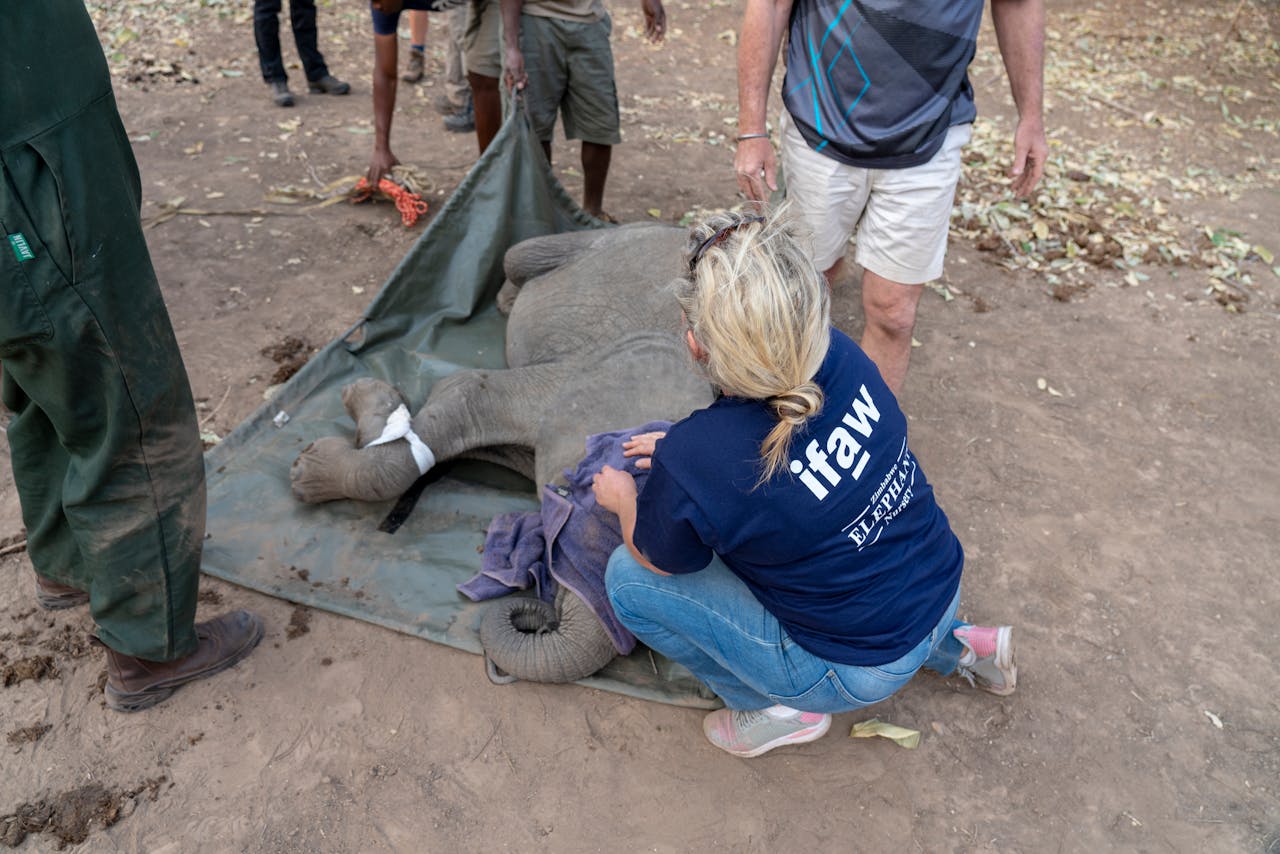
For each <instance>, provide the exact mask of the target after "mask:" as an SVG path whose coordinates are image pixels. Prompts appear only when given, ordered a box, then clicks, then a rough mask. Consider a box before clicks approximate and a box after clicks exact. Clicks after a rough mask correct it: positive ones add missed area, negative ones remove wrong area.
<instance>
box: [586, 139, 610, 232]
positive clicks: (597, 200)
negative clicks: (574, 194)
mask: <svg viewBox="0 0 1280 854" xmlns="http://www.w3.org/2000/svg"><path fill="white" fill-rule="evenodd" d="M612 158H613V146H612V145H601V144H600V143H598V142H586V141H585V140H584V141H583V143H582V207H583V210H585V211H586V212H587V213H589V214H591V215H592V216H600V214H602V213H604V182H605V179H607V178H608V177H609V161H610V160H611V159H612Z"/></svg>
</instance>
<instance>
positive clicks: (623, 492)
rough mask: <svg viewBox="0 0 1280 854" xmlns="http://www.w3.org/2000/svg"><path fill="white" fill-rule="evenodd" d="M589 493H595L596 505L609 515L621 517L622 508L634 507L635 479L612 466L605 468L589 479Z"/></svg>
mask: <svg viewBox="0 0 1280 854" xmlns="http://www.w3.org/2000/svg"><path fill="white" fill-rule="evenodd" d="M591 491H592V492H594V493H595V496H596V503H597V504H599V505H600V506H601V507H603V508H604V509H605V510H608V511H609V512H610V513H614V514H616V515H621V514H622V508H623V507H624V506H627V505H629V506H631V507H632V508H634V507H635V503H636V481H635V478H633V477H632V476H631V475H630V474H629V473H627V472H625V471H618V470H617V469H616V468H613V467H612V466H605V467H604V468H602V469H600V471H599V473H597V474H596V475H595V476H594V477H592V478H591Z"/></svg>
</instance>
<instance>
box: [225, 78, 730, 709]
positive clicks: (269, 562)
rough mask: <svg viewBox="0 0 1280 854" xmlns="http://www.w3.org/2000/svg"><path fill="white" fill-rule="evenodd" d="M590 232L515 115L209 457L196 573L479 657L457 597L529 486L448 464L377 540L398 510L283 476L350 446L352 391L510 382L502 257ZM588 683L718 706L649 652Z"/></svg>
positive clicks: (418, 400) (472, 621)
mask: <svg viewBox="0 0 1280 854" xmlns="http://www.w3.org/2000/svg"><path fill="white" fill-rule="evenodd" d="M600 226H601V223H599V222H598V221H596V220H595V219H593V218H592V217H590V216H588V215H587V214H586V213H584V212H583V211H582V210H581V209H580V208H579V207H578V206H577V205H576V204H574V202H573V201H572V200H571V199H570V198H569V196H568V194H567V193H565V191H564V189H563V188H562V187H561V186H560V184H559V182H558V181H556V179H555V177H554V176H553V175H552V173H551V169H550V167H549V166H548V165H547V161H546V158H545V157H544V156H543V154H542V151H541V147H540V146H539V144H538V143H537V141H536V140H535V139H533V137H532V135H531V133H530V131H529V128H528V123H527V121H526V119H525V116H524V113H523V110H522V109H521V108H520V106H519V104H518V103H517V105H516V106H515V108H514V109H513V111H512V113H511V115H510V117H509V118H508V119H507V121H506V123H505V124H504V126H503V128H502V130H501V131H500V132H499V134H498V136H497V138H496V139H494V141H493V144H492V145H490V147H489V149H488V151H486V152H485V154H484V156H483V157H481V158H480V160H479V162H477V163H476V165H475V167H474V168H473V169H472V170H471V173H470V174H469V175H468V176H467V177H466V179H465V180H464V181H463V182H462V184H461V186H459V187H458V189H457V191H456V192H455V193H454V194H453V196H452V197H451V198H450V199H449V200H448V202H447V203H446V204H445V206H444V207H443V208H442V209H441V210H440V212H439V213H438V214H437V216H436V217H435V219H434V220H433V221H432V222H431V224H430V226H429V227H428V228H427V229H426V231H425V232H424V233H423V234H422V236H421V237H420V238H419V239H418V241H417V242H416V243H415V244H414V246H413V248H412V249H410V250H409V253H408V254H407V255H406V256H405V257H404V259H403V260H402V261H401V262H400V264H399V265H398V266H397V267H396V269H395V271H394V272H393V273H392V274H391V278H390V279H388V281H387V282H386V284H385V285H384V286H383V288H382V290H381V291H380V292H379V293H378V295H377V297H376V298H375V299H374V300H373V303H372V304H371V305H370V306H369V308H368V309H367V310H366V312H365V316H364V318H363V319H362V320H361V321H360V322H359V323H357V324H356V326H355V327H354V328H353V329H352V331H351V332H350V333H348V334H347V335H345V336H343V337H342V338H340V339H338V340H335V341H333V342H331V343H330V344H329V345H328V346H326V347H325V348H324V349H323V350H321V351H320V352H319V353H318V354H317V355H316V356H315V357H314V358H313V359H312V360H311V361H310V362H308V363H307V364H306V366H304V367H303V368H302V370H300V371H299V372H298V373H297V374H296V375H295V376H294V377H293V378H292V379H290V380H289V382H288V383H286V384H285V385H284V386H282V387H281V388H280V389H279V391H278V392H277V393H276V394H275V395H274V396H273V398H272V399H271V400H270V401H269V402H267V403H266V404H264V405H263V406H262V407H261V408H260V409H259V410H258V411H257V412H255V413H254V414H253V415H252V416H250V417H249V418H248V419H247V420H246V421H245V422H244V423H243V424H241V425H239V426H238V427H236V429H235V430H234V431H233V432H232V433H231V434H230V435H228V436H227V437H226V438H225V439H224V440H223V441H222V442H221V443H219V444H218V445H216V446H214V447H213V448H212V449H211V450H210V451H209V453H208V454H207V455H206V465H207V468H208V476H209V484H208V489H209V534H210V538H209V539H208V540H206V543H205V552H204V570H205V572H207V573H209V574H210V575H213V576H216V577H218V578H222V579H225V580H227V581H231V582H234V583H236V584H240V585H243V586H245V587H248V588H251V589H253V590H257V591H260V592H262V593H266V594H268V595H271V596H277V597H280V598H282V599H287V600H289V601H292V602H298V603H301V604H304V605H308V606H311V607H314V608H320V609H322V610H325V611H332V612H334V613H337V614H343V615H346V616H348V617H354V618H356V619H358V620H365V621H367V622H370V623H374V624H377V625H380V626H384V627H386V628H389V629H394V630H396V631H400V632H405V633H407V634H411V635H416V636H418V637H421V638H425V639H427V640H432V641H436V642H439V643H444V644H448V645H449V646H453V647H457V648H459V649H463V650H467V651H470V652H476V653H479V652H480V651H481V648H480V640H479V623H480V617H481V614H482V612H483V609H484V608H485V607H486V605H485V603H479V604H476V603H472V602H470V601H468V600H467V599H465V598H464V597H463V596H462V595H461V594H459V593H458V592H457V590H456V589H455V587H456V585H458V584H459V583H461V582H463V581H466V580H468V579H469V578H471V577H472V576H473V575H474V574H475V573H476V572H477V571H478V570H479V568H480V556H479V549H480V547H481V545H482V544H483V542H484V532H485V529H486V528H487V527H488V524H489V522H490V520H491V519H492V518H493V517H494V516H495V515H497V514H499V513H504V512H507V511H510V510H524V509H528V510H533V509H537V498H536V490H535V487H534V485H533V484H532V483H530V482H528V481H527V480H525V479H523V478H521V477H519V476H518V475H515V474H514V473H510V472H507V471H505V470H503V469H500V468H498V467H496V466H490V465H487V464H483V463H478V462H460V463H457V464H454V465H450V464H445V465H444V466H442V467H441V469H442V470H443V472H444V474H443V476H441V477H440V479H439V480H437V481H435V482H433V483H430V484H429V485H428V486H427V487H426V489H425V490H424V491H423V492H422V495H421V498H420V499H419V501H418V504H417V506H416V508H415V509H414V510H413V512H412V513H411V514H410V515H409V517H408V519H407V520H406V521H405V522H404V524H403V526H402V527H400V528H399V530H397V531H396V532H395V533H394V534H387V533H383V532H381V531H379V530H378V528H379V525H380V523H382V521H383V519H384V518H385V517H386V516H387V514H388V512H389V511H390V510H391V509H392V507H393V505H394V502H387V503H378V504H362V503H358V502H353V501H334V502H329V503H327V504H321V505H314V506H313V505H306V504H303V503H301V502H299V501H297V500H296V499H295V498H294V497H293V496H292V494H291V493H290V491H289V466H290V465H291V464H292V463H293V461H294V459H295V458H296V457H297V455H298V452H299V451H301V450H302V449H303V448H304V447H306V445H307V444H308V443H309V442H311V441H312V440H314V439H317V438H319V437H321V436H332V435H341V436H353V435H354V424H353V423H352V421H351V419H350V418H349V417H348V416H347V415H346V413H345V412H344V411H343V408H342V401H341V390H342V387H343V386H345V385H346V384H347V383H350V382H352V381H353V380H356V379H358V378H359V377H364V376H372V377H377V378H379V379H383V380H386V381H387V382H389V383H391V384H392V385H394V386H396V387H397V388H399V389H400V390H401V392H402V393H403V394H404V395H405V397H406V398H407V399H408V401H409V404H410V409H411V410H416V408H417V407H419V406H421V405H422V402H423V401H425V400H426V398H427V393H428V392H429V391H430V389H431V386H432V384H433V383H435V382H436V381H437V380H438V379H440V378H442V377H445V376H448V375H449V374H450V373H452V372H454V371H457V370H460V369H465V368H474V367H486V368H501V367H504V358H503V352H504V350H503V331H504V320H503V318H502V316H501V315H499V314H498V312H497V311H496V309H495V308H494V306H493V298H494V296H495V294H496V293H497V291H498V289H499V288H500V287H501V286H502V281H503V274H502V256H503V253H504V252H505V251H506V250H507V248H508V247H509V246H511V245H513V244H515V243H518V242H519V241H521V240H524V239H526V238H530V237H536V236H538V235H543V234H551V233H556V232H562V231H571V230H577V229H584V228H596V227H600ZM281 413H283V415H282V414H281ZM286 419H287V420H286ZM626 426H628V425H625V424H620V425H618V427H626ZM583 438H584V439H585V436H584V437H583ZM479 662H480V659H477V668H476V675H477V678H481V679H483V678H484V676H483V675H482V673H483V669H482V667H481V666H480V664H479ZM582 684H585V685H590V686H592V687H596V688H603V689H606V690H610V691H617V692H620V693H623V694H630V695H632V696H638V697H643V698H646V699H651V700H659V701H662V702H668V703H675V704H678V705H686V706H695V707H700V708H712V707H715V706H718V705H719V701H718V700H716V699H714V698H713V697H711V696H709V695H708V693H707V692H706V689H705V688H703V687H702V686H701V685H700V684H699V683H698V682H697V680H695V679H694V678H693V677H692V676H691V675H690V674H689V673H688V671H686V670H684V668H682V667H680V666H679V665H676V664H674V663H673V662H670V661H667V660H666V659H663V658H662V657H661V656H658V655H657V654H656V653H651V652H650V651H649V650H647V649H646V648H645V647H644V646H643V645H640V646H638V647H637V651H636V652H634V653H632V654H631V655H630V656H627V657H626V658H621V657H619V658H616V659H614V661H613V662H612V663H611V664H610V665H609V666H607V667H606V668H605V669H604V670H602V671H600V672H599V673H598V674H596V675H595V676H592V677H590V678H588V679H585V680H583V682H582Z"/></svg>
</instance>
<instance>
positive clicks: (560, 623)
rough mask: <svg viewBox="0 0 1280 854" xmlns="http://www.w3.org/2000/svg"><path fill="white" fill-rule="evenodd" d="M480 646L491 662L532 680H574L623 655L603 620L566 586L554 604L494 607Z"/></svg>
mask: <svg viewBox="0 0 1280 854" xmlns="http://www.w3.org/2000/svg"><path fill="white" fill-rule="evenodd" d="M480 644H481V645H482V646H483V647H484V651H485V655H487V656H489V660H490V661H492V662H493V663H494V664H496V665H497V666H498V667H500V668H502V670H504V671H506V672H507V673H509V674H510V675H512V676H514V677H516V678H517V679H526V680H528V681H530V682H574V681H577V680H578V679H583V678H585V677H587V676H590V675H591V674H592V673H595V672H596V671H597V670H599V669H600V668H601V667H604V666H605V665H606V664H608V663H609V662H610V661H612V660H613V657H614V655H616V654H617V650H615V649H614V647H613V641H612V640H610V638H609V635H608V633H607V632H606V631H605V629H604V624H603V623H601V622H600V618H599V617H597V616H596V615H595V612H593V611H592V610H591V609H590V608H589V607H587V604H586V603H585V602H583V601H582V599H581V598H579V597H578V595H577V594H576V593H573V592H572V591H570V590H568V589H567V588H564V587H561V588H560V591H559V593H557V594H556V604H555V605H554V606H551V605H548V604H547V603H546V602H543V601H541V600H539V599H531V598H529V597H527V596H508V597H506V598H503V599H499V600H498V601H497V602H495V603H493V604H492V605H490V606H489V608H488V610H487V611H485V615H484V618H483V619H482V620H481V623H480Z"/></svg>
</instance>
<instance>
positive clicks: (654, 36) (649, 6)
mask: <svg viewBox="0 0 1280 854" xmlns="http://www.w3.org/2000/svg"><path fill="white" fill-rule="evenodd" d="M640 10H641V11H642V12H644V35H645V38H647V39H648V40H649V41H650V43H652V44H661V43H662V39H663V37H664V36H666V34H667V10H666V9H664V8H663V7H662V0H640Z"/></svg>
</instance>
